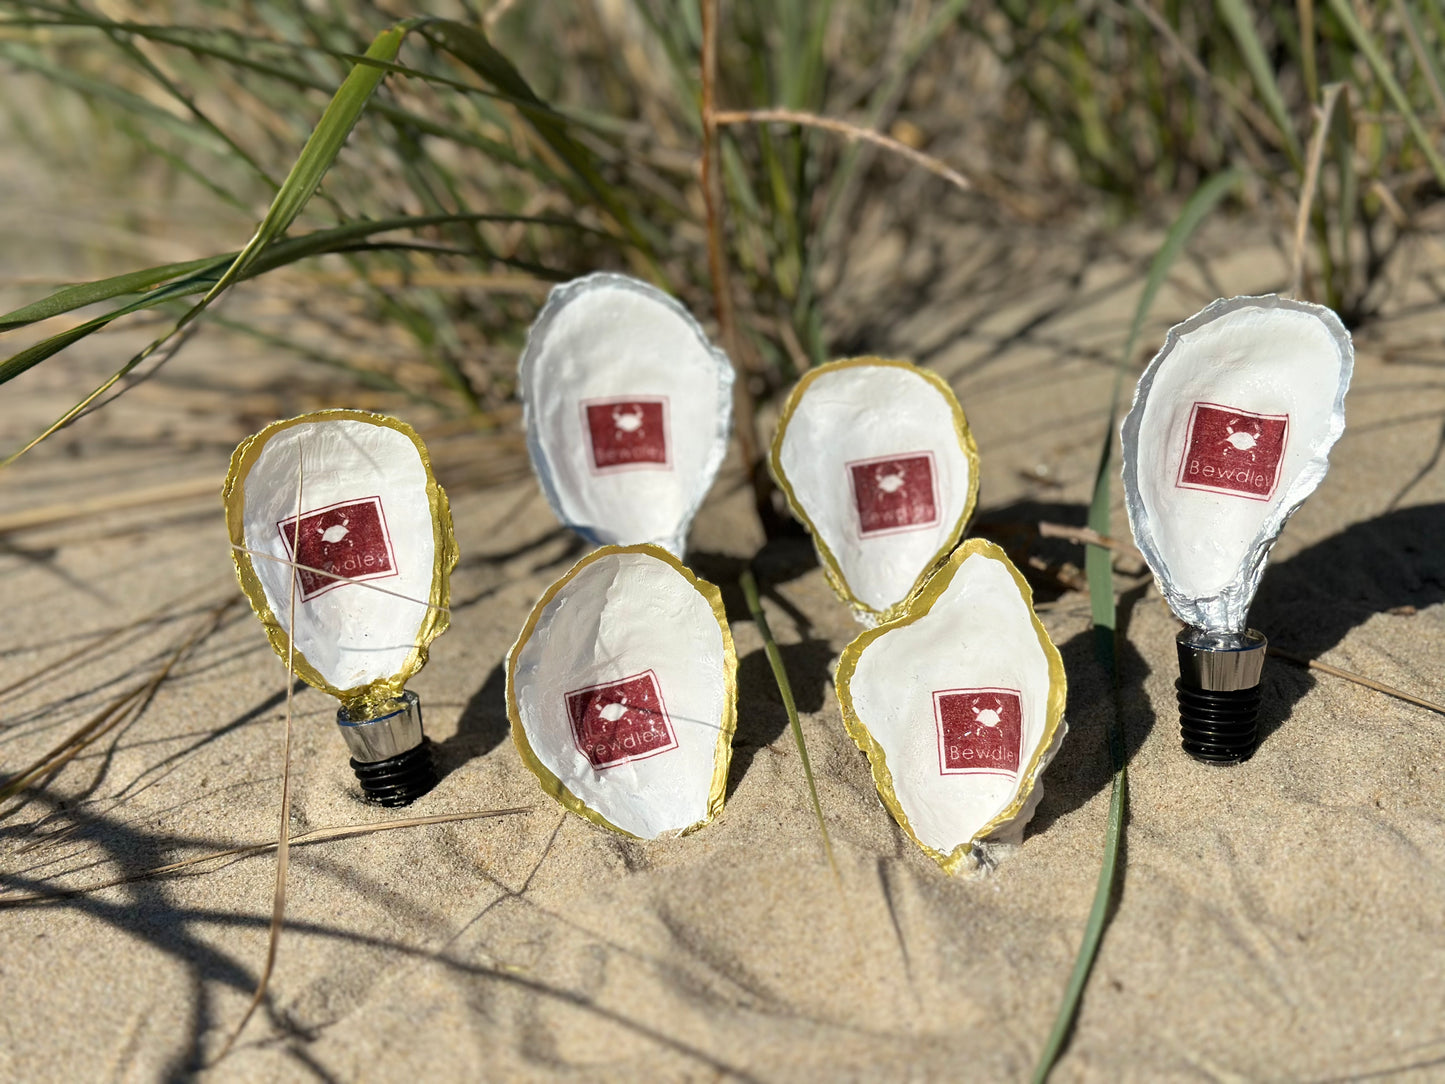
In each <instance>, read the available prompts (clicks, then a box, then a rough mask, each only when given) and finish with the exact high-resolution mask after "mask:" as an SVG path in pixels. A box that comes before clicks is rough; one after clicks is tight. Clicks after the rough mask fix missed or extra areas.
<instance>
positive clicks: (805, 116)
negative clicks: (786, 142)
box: [713, 109, 977, 192]
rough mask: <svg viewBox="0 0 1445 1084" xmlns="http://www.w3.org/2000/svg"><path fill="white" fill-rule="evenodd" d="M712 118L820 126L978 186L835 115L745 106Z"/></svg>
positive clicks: (957, 182) (967, 186)
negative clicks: (747, 107)
mask: <svg viewBox="0 0 1445 1084" xmlns="http://www.w3.org/2000/svg"><path fill="white" fill-rule="evenodd" d="M713 120H714V122H715V123H716V124H797V125H801V126H802V127H804V128H820V129H822V130H823V131H825V132H832V133H833V134H834V135H840V136H843V137H845V138H846V139H856V140H861V141H863V142H864V143H872V144H873V145H874V146H875V147H882V148H883V149H884V150H886V151H891V152H892V153H894V154H896V155H898V156H899V157H900V158H906V159H907V160H908V161H910V162H912V163H913V164H914V165H915V166H918V167H919V168H920V169H926V170H928V172H929V173H932V174H933V175H934V176H936V177H942V178H943V179H944V180H945V181H947V182H948V183H949V184H951V185H953V186H954V187H955V188H959V189H962V190H963V191H965V192H972V191H974V190H975V188H976V187H977V186H976V185H975V184H974V183H973V181H971V180H969V179H968V178H967V177H965V176H964V175H963V174H962V173H960V172H959V171H958V170H956V169H954V168H953V167H952V166H950V165H949V164H948V163H947V162H942V161H940V160H939V159H937V158H934V157H933V156H932V155H928V154H924V153H923V152H922V151H916V150H914V149H913V148H912V147H910V146H909V145H908V144H907V143H900V142H899V141H898V140H896V139H894V138H893V137H892V136H886V135H884V134H883V133H882V132H875V131H872V130H871V129H868V128H860V127H859V126H858V125H856V124H849V123H848V122H847V121H842V120H834V119H833V118H832V117H820V116H818V115H817V114H816V113H799V112H797V111H796V110H793V109H744V110H730V111H727V112H722V113H716V114H714V115H713Z"/></svg>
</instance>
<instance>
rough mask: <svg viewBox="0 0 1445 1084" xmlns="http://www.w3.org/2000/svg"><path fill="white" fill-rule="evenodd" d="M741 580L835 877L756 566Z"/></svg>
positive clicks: (820, 808)
mask: <svg viewBox="0 0 1445 1084" xmlns="http://www.w3.org/2000/svg"><path fill="white" fill-rule="evenodd" d="M738 584H739V585H740V586H741V587H742V589H743V596H744V597H745V598H746V599H747V600H748V613H750V614H751V615H752V618H753V624H754V625H756V626H757V627H758V633H759V634H760V635H761V636H762V638H763V650H764V651H766V652H767V656H768V665H769V666H771V667H772V668H773V680H774V681H776V682H777V683H778V695H780V696H781V697H782V698H783V710H784V711H785V712H787V713H788V726H790V727H791V728H792V730H793V741H795V742H796V743H797V745H798V757H799V759H800V760H802V762H803V775H804V776H806V777H807V780H808V794H809V795H810V796H811V797H812V799H813V813H814V815H815V816H817V818H818V830H819V831H820V832H822V833H823V850H824V852H825V853H826V854H827V855H828V865H830V866H832V867H833V875H834V876H835V877H836V876H838V863H837V861H836V860H835V859H834V858H833V841H832V840H831V839H830V838H829V837H828V824H827V822H826V821H824V820H823V805H822V803H821V802H819V801H818V784H817V782H816V781H814V779H813V765H812V762H811V761H810V760H809V759H808V745H807V743H806V742H805V741H803V725H802V723H801V722H799V721H798V706H797V704H796V703H795V702H794V700H793V686H792V684H791V683H790V682H789V681H788V671H787V669H786V668H785V667H784V666H783V656H782V653H781V652H779V651H778V645H777V643H776V641H774V640H773V632H772V630H771V629H770V628H768V619H767V617H766V616H765V615H764V614H763V604H762V600H761V599H759V598H758V581H757V580H756V579H754V578H753V570H752V569H750V568H749V569H744V570H743V574H742V576H741V577H739V579H738Z"/></svg>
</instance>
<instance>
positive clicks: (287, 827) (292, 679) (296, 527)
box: [216, 442, 306, 1062]
mask: <svg viewBox="0 0 1445 1084" xmlns="http://www.w3.org/2000/svg"><path fill="white" fill-rule="evenodd" d="M305 461H306V445H305V443H304V442H303V443H302V444H300V445H299V446H298V447H297V450H296V517H295V519H294V520H293V521H292V528H291V552H292V553H300V552H301V515H302V506H301V494H302V490H303V488H304V479H303V475H302V470H303V466H304V464H305ZM299 578H300V577H299V576H298V575H297V573H296V570H295V569H292V570H291V576H290V584H289V588H288V591H287V600H286V729H285V739H284V741H283V743H282V747H281V748H282V753H281V823H280V826H279V828H278V829H277V832H276V887H275V891H274V893H273V894H272V897H271V931H270V935H269V937H268V939H267V942H266V963H265V965H264V966H263V967H262V968H261V978H260V980H259V981H258V982H257V983H256V992H255V994H254V995H252V997H251V1003H250V1004H249V1005H247V1006H246V1011H245V1013H244V1014H242V1016H241V1022H240V1023H239V1024H237V1025H236V1030H235V1031H233V1032H231V1037H230V1038H229V1039H227V1040H226V1043H225V1045H224V1046H222V1047H221V1052H220V1053H219V1054H217V1055H216V1061H217V1062H220V1061H221V1060H222V1059H224V1058H225V1056H226V1055H227V1054H229V1053H230V1051H231V1047H232V1046H234V1045H235V1043H236V1040H237V1039H239V1038H240V1037H241V1032H243V1031H245V1030H246V1025H247V1023H249V1022H250V1020H251V1015H252V1014H253V1013H254V1012H255V1011H256V1007H257V1006H258V1005H260V1004H261V999H262V998H264V997H265V996H266V987H267V986H269V985H270V983H271V972H272V971H274V970H275V968H276V950H277V949H278V948H279V947H280V945H281V925H282V923H283V921H284V920H285V917H286V869H287V865H288V860H289V859H290V856H291V848H290V835H291V718H292V707H293V705H294V702H295V698H296V637H295V636H294V635H293V630H294V629H295V628H296V581H297V579H299Z"/></svg>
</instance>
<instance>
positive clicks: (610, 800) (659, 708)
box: [507, 545, 737, 839]
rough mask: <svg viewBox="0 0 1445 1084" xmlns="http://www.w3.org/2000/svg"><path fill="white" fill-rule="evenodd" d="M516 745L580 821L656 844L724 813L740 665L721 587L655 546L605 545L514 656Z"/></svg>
mask: <svg viewBox="0 0 1445 1084" xmlns="http://www.w3.org/2000/svg"><path fill="white" fill-rule="evenodd" d="M507 714H508V716H509V717H510V719H511V721H512V737H513V739H514V740H515V741H516V743H517V750H518V752H519V753H520V754H521V756H522V760H523V761H524V762H525V763H526V765H527V767H528V768H530V769H531V770H532V772H533V773H534V774H535V775H536V776H537V778H538V779H539V780H540V781H541V783H542V789H543V790H545V791H546V792H547V793H548V794H550V795H552V796H553V797H554V798H556V799H557V800H558V801H560V802H561V803H562V804H563V805H564V806H566V807H567V808H568V809H570V810H572V812H574V813H577V814H579V815H581V816H583V817H586V818H587V819H588V820H590V821H592V822H593V823H595V824H600V825H602V826H603V827H605V828H611V829H612V830H614V831H617V832H622V833H624V834H626V835H633V836H640V837H641V838H643V839H655V838H657V837H659V836H662V835H668V834H675V833H679V832H689V831H692V830H694V829H696V828H700V827H702V826H703V825H704V824H706V823H707V822H708V821H709V820H711V819H712V818H713V817H715V816H716V815H717V814H718V813H720V812H722V807H723V797H724V791H725V788H726V786H727V775H728V764H729V762H730V761H731V759H732V736H733V730H734V729H735V727H736V725H737V656H736V654H735V653H734V651H733V640H732V634H731V632H730V631H729V630H728V624H727V619H726V617H725V616H724V613H723V603H722V595H721V593H720V592H719V591H718V589H717V588H716V587H714V586H713V585H712V584H710V583H708V582H706V581H705V580H700V579H698V578H697V577H696V576H694V575H693V574H692V573H691V572H689V571H688V570H687V569H686V568H685V567H683V565H682V564H681V562H679V561H678V560H677V558H675V557H673V556H672V555H671V554H670V553H668V552H667V551H666V550H664V549H662V548H661V547H660V546H652V545H639V546H606V547H603V548H602V549H599V550H597V551H595V552H594V553H591V554H588V555H587V556H586V557H584V558H583V559H582V560H581V561H579V562H578V563H577V564H576V565H575V566H574V567H573V568H572V570H571V571H570V572H568V573H567V574H566V575H565V576H563V577H562V578H561V579H560V580H558V581H557V582H556V583H554V584H553V585H552V586H551V587H549V588H548V589H547V591H546V593H545V594H543V596H542V598H541V599H540V600H539V601H538V602H537V605H536V606H535V607H534V608H533V610H532V614H531V616H530V617H529V618H528V619H527V623H526V625H525V626H523V628H522V631H521V634H520V635H519V636H518V637H517V642H516V643H515V644H513V645H512V650H511V651H510V652H509V653H508V655H507Z"/></svg>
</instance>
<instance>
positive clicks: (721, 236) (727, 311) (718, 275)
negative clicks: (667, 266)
mask: <svg viewBox="0 0 1445 1084" xmlns="http://www.w3.org/2000/svg"><path fill="white" fill-rule="evenodd" d="M684 2H687V0H684ZM717 24H718V0H702V164H701V165H702V198H703V207H704V210H705V212H706V218H707V265H708V272H709V274H710V275H711V277H712V292H713V305H714V306H715V310H716V312H717V324H718V336H719V337H720V338H721V339H722V346H723V350H724V351H726V352H727V356H728V357H729V358H731V359H732V363H733V368H734V369H735V370H736V378H735V379H734V380H733V431H734V432H735V433H736V434H737V438H738V447H739V450H740V451H741V452H742V457H743V463H744V464H745V469H746V470H747V472H748V475H749V477H750V478H751V479H752V481H753V488H754V496H755V499H756V502H757V505H758V508H759V509H762V508H763V507H764V506H765V502H766V500H767V492H766V487H767V479H766V476H765V475H764V474H763V472H762V470H761V469H760V468H761V464H762V453H761V448H762V442H761V441H760V440H759V439H758V429H757V408H756V406H755V404H754V403H753V392H752V388H750V387H749V386H748V371H747V367H746V366H745V365H744V364H743V356H742V352H741V348H740V347H741V344H740V342H739V339H738V334H737V321H736V319H735V318H734V313H733V294H732V279H731V276H730V274H729V272H728V258H727V248H726V244H725V238H726V223H725V222H724V219H723V214H724V204H723V184H722V169H721V158H722V155H721V153H720V147H719V145H718V131H717V128H718V122H719V118H720V117H721V116H724V115H725V114H720V113H718V112H717V99H716V94H717Z"/></svg>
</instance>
